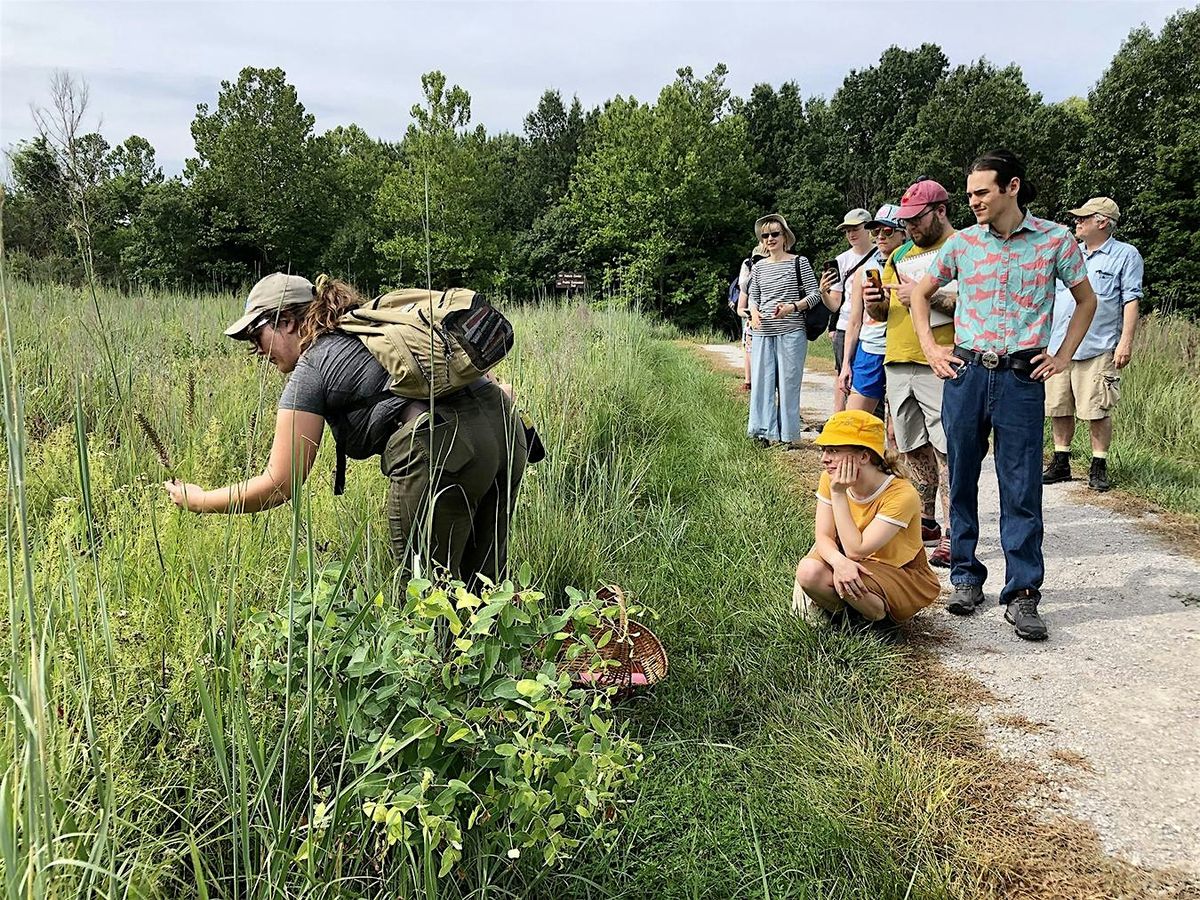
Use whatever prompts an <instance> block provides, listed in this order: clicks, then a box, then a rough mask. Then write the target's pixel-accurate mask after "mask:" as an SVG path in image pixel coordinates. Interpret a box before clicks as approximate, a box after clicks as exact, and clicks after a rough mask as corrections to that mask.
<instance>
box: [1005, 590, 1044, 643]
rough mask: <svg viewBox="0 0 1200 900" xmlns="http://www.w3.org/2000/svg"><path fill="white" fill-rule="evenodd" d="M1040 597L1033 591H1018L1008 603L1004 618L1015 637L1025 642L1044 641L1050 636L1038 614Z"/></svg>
mask: <svg viewBox="0 0 1200 900" xmlns="http://www.w3.org/2000/svg"><path fill="white" fill-rule="evenodd" d="M1039 600H1041V595H1040V594H1038V592H1037V591H1034V590H1028V589H1027V590H1024V591H1018V592H1017V595H1016V596H1015V597H1013V598H1012V599H1011V600H1009V601H1008V609H1006V610H1005V611H1004V618H1005V619H1007V620H1008V623H1009V624H1010V625H1012V626H1013V629H1014V630H1015V631H1016V632H1017V637H1019V638H1024V639H1025V640H1027V641H1044V640H1045V639H1046V638H1047V637H1049V636H1050V631H1049V629H1047V628H1046V623H1045V621H1043V619H1042V617H1041V616H1040V615H1039V614H1038V601H1039Z"/></svg>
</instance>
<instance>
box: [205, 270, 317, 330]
mask: <svg viewBox="0 0 1200 900" xmlns="http://www.w3.org/2000/svg"><path fill="white" fill-rule="evenodd" d="M315 293H316V288H314V287H313V284H312V282H311V281H309V280H308V279H307V278H301V277H300V276H299V275H284V274H283V273H282V272H276V273H275V274H274V275H268V276H267V277H266V278H263V279H262V280H260V281H259V282H258V284H256V285H254V287H253V288H251V289H250V296H249V297H247V298H246V314H245V315H243V316H242V317H241V318H240V319H238V320H237V321H236V322H234V323H233V324H232V325H230V326H229V327H228V328H226V329H225V334H226V335H228V336H229V337H231V338H233V339H234V340H235V341H244V340H247V339H248V337H249V335H248V334H247V333H246V332H247V331H248V330H249V328H250V326H251V325H253V324H254V323H255V322H257V321H258V319H259V318H260V317H262V316H263V315H264V314H266V315H271V314H274V313H278V312H279V310H281V309H283V307H285V306H303V305H304V304H306V303H312V300H313V294H315Z"/></svg>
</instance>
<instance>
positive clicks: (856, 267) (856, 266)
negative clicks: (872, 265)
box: [842, 248, 875, 294]
mask: <svg viewBox="0 0 1200 900" xmlns="http://www.w3.org/2000/svg"><path fill="white" fill-rule="evenodd" d="M874 255H875V249H874V248H872V249H870V250H868V251H867V255H866V256H864V257H863V258H862V259H860V260H859V261H858V262H856V263H855V264H854V265H852V266H851V267H850V271H849V272H847V273H846V277H845V278H843V279H842V293H843V294H845V293H846V282H847V281H849V280H850V276H852V275H853V274H854V273H855V272H857V271H858V270H859V269H861V268H862V267H863V266H864V265H865V264H866V262H867V260H868V259H870V258H871V257H872V256H874Z"/></svg>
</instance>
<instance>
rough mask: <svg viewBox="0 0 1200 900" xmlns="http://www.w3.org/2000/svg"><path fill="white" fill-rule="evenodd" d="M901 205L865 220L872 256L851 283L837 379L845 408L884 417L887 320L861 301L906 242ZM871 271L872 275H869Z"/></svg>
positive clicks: (890, 205)
mask: <svg viewBox="0 0 1200 900" xmlns="http://www.w3.org/2000/svg"><path fill="white" fill-rule="evenodd" d="M899 211H900V207H898V206H895V205H894V204H891V203H885V204H884V205H883V206H881V207H879V211H878V212H876V213H875V218H874V219H872V220H871V221H870V222H868V223H867V229H868V230H869V231H870V233H871V240H872V241H874V243H875V256H874V257H873V258H872V259H870V260H868V261H867V262H866V263H864V264H863V266H862V267H861V268H860V269H859V270H858V271H857V272H856V273H855V274H854V278H853V279H852V280H851V282H850V323H849V325H848V326H847V327H846V355H845V357H844V359H843V362H842V371H841V373H840V374H839V377H838V382H839V385H840V386H841V388H842V390H844V391H847V392H849V394H850V398H849V399H848V400H847V401H846V409H861V410H865V411H866V412H870V413H874V414H875V415H876V416H878V417H879V418H881V419H882V418H883V395H884V374H883V355H884V351H885V350H886V349H887V320H886V319H885V320H883V321H877V320H876V319H873V318H871V315H870V313H869V312H868V311H867V310H866V307H865V305H864V304H863V285H864V284H866V283H867V280H868V279H873V278H881V277H882V273H883V267H884V264H885V263H886V262H887V260H888V257H889V256H891V255H892V251H893V250H895V249H896V248H897V247H899V246H900V245H901V244H903V243H904V242H905V240H906V239H907V236H906V234H905V231H904V225H903V223H901V222H900V220H899V219H898V218H897V214H898V213H899ZM872 273H874V274H872Z"/></svg>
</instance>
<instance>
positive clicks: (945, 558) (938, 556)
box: [929, 537, 950, 569]
mask: <svg viewBox="0 0 1200 900" xmlns="http://www.w3.org/2000/svg"><path fill="white" fill-rule="evenodd" d="M929 564H930V565H931V566H936V567H937V568H939V569H949V568H950V538H948V537H944V538H942V539H941V540H940V541H938V545H937V549H936V550H934V551H933V552H932V553H930V554H929Z"/></svg>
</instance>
